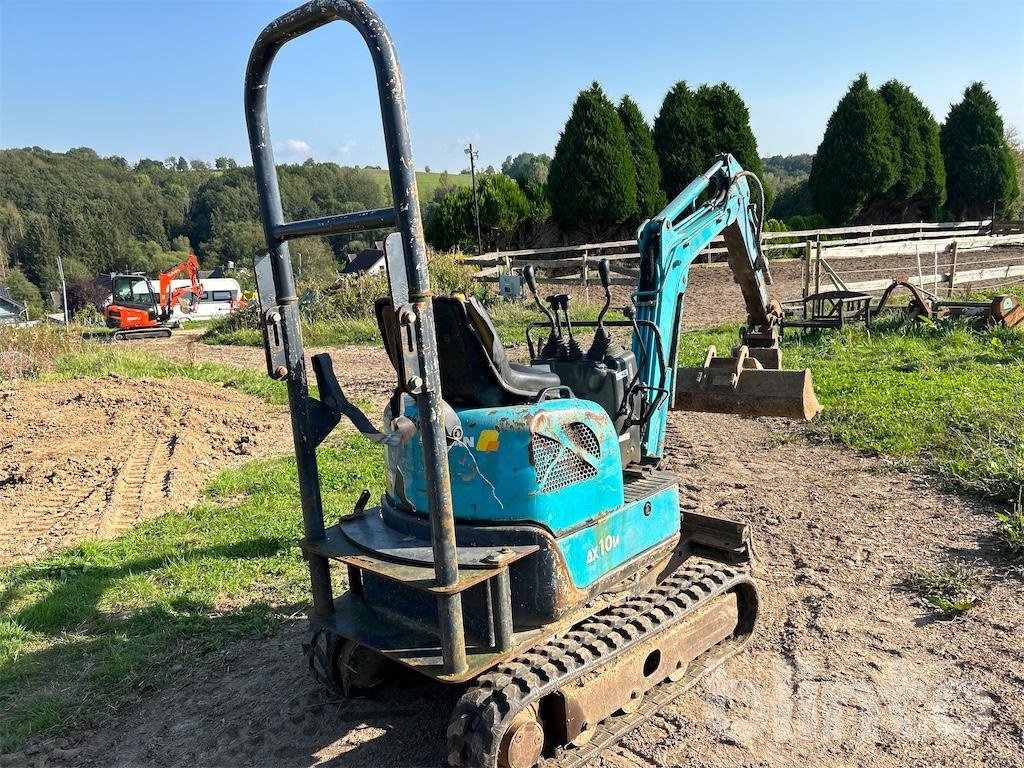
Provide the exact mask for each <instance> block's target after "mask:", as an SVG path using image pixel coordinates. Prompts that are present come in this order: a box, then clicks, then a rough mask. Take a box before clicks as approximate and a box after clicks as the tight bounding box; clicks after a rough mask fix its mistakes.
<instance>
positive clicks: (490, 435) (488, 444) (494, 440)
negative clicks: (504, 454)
mask: <svg viewBox="0 0 1024 768" xmlns="http://www.w3.org/2000/svg"><path fill="white" fill-rule="evenodd" d="M476 449H477V450H478V451H480V452H481V453H490V452H491V451H496V450H498V430H496V429H485V430H484V431H483V432H481V433H480V437H478V438H477V439H476Z"/></svg>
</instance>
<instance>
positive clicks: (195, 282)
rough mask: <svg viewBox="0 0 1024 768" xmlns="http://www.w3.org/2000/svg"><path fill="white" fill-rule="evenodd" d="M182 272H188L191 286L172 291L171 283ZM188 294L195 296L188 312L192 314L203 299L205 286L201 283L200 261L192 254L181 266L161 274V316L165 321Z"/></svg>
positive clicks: (178, 265)
mask: <svg viewBox="0 0 1024 768" xmlns="http://www.w3.org/2000/svg"><path fill="white" fill-rule="evenodd" d="M182 272H188V277H189V281H190V282H191V285H188V286H183V287H181V288H176V289H174V290H171V281H172V280H174V278H176V277H177V276H178V275H180V274H181V273H182ZM186 293H191V294H194V295H195V300H194V301H193V302H191V303H190V305H189V309H188V310H187V311H189V312H191V311H192V309H194V308H195V306H196V304H198V303H199V301H200V299H202V297H203V286H202V285H201V284H200V282H199V260H198V259H196V256H195V254H194V253H190V254H189V255H188V258H187V259H185V260H184V261H183V262H181V263H180V264H177V265H175V266H173V267H171V268H170V269H168V270H165V271H164V272H161V273H160V315H161V316H162V317H163V318H164V319H165V320H166V318H168V317H170V316H171V312H172V311H174V307H175V306H176V305H177V304H178V303H179V302H180V301H181V297H182V296H184V295H185V294H186Z"/></svg>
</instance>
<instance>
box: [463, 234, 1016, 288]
mask: <svg viewBox="0 0 1024 768" xmlns="http://www.w3.org/2000/svg"><path fill="white" fill-rule="evenodd" d="M763 239H764V248H765V252H766V254H767V255H768V257H769V259H771V258H772V257H773V256H776V257H777V256H779V255H780V254H784V253H785V254H787V255H796V254H802V257H803V269H802V271H803V281H802V282H803V293H804V295H805V296H806V295H807V294H808V293H812V292H815V293H816V292H818V291H820V290H821V289H822V287H823V284H824V281H828V282H831V283H832V284H833V285H835V286H836V287H839V288H843V289H846V290H854V291H865V292H870V291H873V290H882V289H884V288H885V287H886V286H887V285H888V284H889V283H890V282H891V281H892V277H893V275H892V274H891V273H892V268H891V267H889V268H883V270H884V271H887V272H889V273H890V274H888V275H887V276H881V275H880V276H879V277H878V278H877V279H871V280H861V281H859V282H858V281H854V280H852V279H849V277H850V275H851V274H855V273H858V272H859V271H865V270H858V269H857V268H856V266H854V265H851V266H850V268H847V269H842V268H839V267H837V264H838V263H839V262H841V261H842V260H845V259H868V258H872V257H875V258H877V257H894V256H908V257H909V256H916V257H917V272H918V274H917V275H916V278H918V280H915V282H917V281H920V282H921V283H922V285H923V284H924V283H925V282H926V281H925V275H926V274H927V275H928V280H927V282H928V283H929V284H932V285H934V286H935V287H936V288H937V287H938V286H939V285H946V286H947V287H948V288H949V289H950V290H951V289H952V287H953V286H955V285H961V284H964V283H971V282H980V281H983V280H989V281H990V280H994V279H1000V278H1012V277H1016V276H1022V275H1024V263H1022V264H1020V265H1010V266H1007V265H1005V264H1001V265H999V266H996V265H995V263H994V262H993V264H987V265H985V268H984V269H979V268H974V269H963V268H962V269H961V270H960V271H958V270H957V257H958V255H962V254H964V253H966V252H971V251H981V250H987V249H989V248H992V247H995V246H1011V245H1024V221H992V220H990V219H986V220H982V221H964V222H944V223H924V222H921V223H911V224H876V225H864V226H853V227H834V228H830V229H810V230H799V231H793V232H765V233H764V238H763ZM725 254H726V248H725V245H724V242H723V240H722V238H721V237H718V238H716V239H715V240H713V241H712V242H711V244H710V245H709V247H708V248H706V249H705V250H704V252H703V253H702V255H703V256H705V257H706V259H707V261H708V262H711V261H715V260H721V258H722V257H724V255H725ZM639 258H640V254H639V253H638V252H637V250H636V241H635V240H620V241H615V242H607V243H588V244H584V245H571V246H561V247H555V248H533V249H527V250H517V251H496V252H492V253H485V254H482V255H480V256H476V257H472V258H470V259H467V261H468V262H469V263H471V264H473V265H475V266H476V267H477V268H478V271H477V272H476V274H475V275H474V277H475V278H476V279H477V280H482V281H486V282H496V281H497V280H498V276H499V275H500V274H502V273H507V272H509V271H510V270H513V269H521V268H522V267H524V266H526V265H527V264H532V265H534V267H535V268H536V269H537V270H538V275H537V281H538V282H540V283H548V284H559V283H571V284H576V285H578V284H579V283H580V282H582V283H583V285H584V287H585V288H587V287H589V283H590V281H591V278H592V277H594V274H593V273H594V268H595V266H596V262H597V261H598V260H599V259H608V261H609V266H610V267H611V272H612V284H613V285H636V280H637V277H638V276H639V273H638V262H639ZM940 261H941V262H943V263H942V264H941V265H940V263H939V262H940ZM975 264H978V263H974V264H972V265H971V266H974V265H975ZM940 266H941V267H942V268H943V271H942V272H940V271H939V268H940ZM929 267H931V270H930V271H929V269H928V268H929ZM946 270H948V271H946ZM866 271H868V272H870V270H866ZM843 273H845V274H846V275H847V277H845V278H844V277H843V276H842V274H843ZM826 287H827V286H826Z"/></svg>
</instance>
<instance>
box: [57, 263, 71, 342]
mask: <svg viewBox="0 0 1024 768" xmlns="http://www.w3.org/2000/svg"><path fill="white" fill-rule="evenodd" d="M57 275H58V276H59V277H60V291H61V295H62V297H63V304H64V328H65V330H67V328H68V325H69V318H68V284H67V281H66V280H65V279H64V262H63V260H62V259H61V257H60V254H59V253H58V254H57Z"/></svg>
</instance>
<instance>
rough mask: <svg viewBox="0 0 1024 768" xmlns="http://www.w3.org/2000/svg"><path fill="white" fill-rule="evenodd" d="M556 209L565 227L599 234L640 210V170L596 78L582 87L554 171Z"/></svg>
mask: <svg viewBox="0 0 1024 768" xmlns="http://www.w3.org/2000/svg"><path fill="white" fill-rule="evenodd" d="M548 199H549V200H550V201H551V213H552V215H553V216H554V219H555V221H556V222H558V224H559V226H561V228H562V229H563V230H576V229H583V230H586V233H587V234H590V235H597V234H601V233H602V232H603V231H604V232H606V231H608V230H610V229H612V228H615V227H617V226H619V225H621V224H622V223H623V222H624V221H626V220H627V219H628V218H629V217H630V216H632V215H633V214H634V213H635V212H636V209H637V207H636V173H635V172H634V170H633V158H632V156H631V155H630V151H629V140H628V139H627V138H626V131H625V129H624V128H623V127H622V121H621V120H620V119H619V116H618V114H617V113H616V112H615V107H614V106H613V105H612V103H611V102H610V101H609V100H608V97H607V96H605V94H604V91H602V90H601V86H599V85H598V84H597V83H596V82H595V83H594V84H593V85H591V87H590V88H588V89H586V90H584V91H581V92H580V95H579V97H578V98H577V99H576V103H575V104H574V105H573V108H572V114H571V115H570V117H569V120H568V121H567V122H566V124H565V128H564V129H563V130H562V135H561V137H560V138H559V139H558V144H557V145H556V147H555V156H554V158H553V159H552V160H551V168H550V170H549V171H548Z"/></svg>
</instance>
